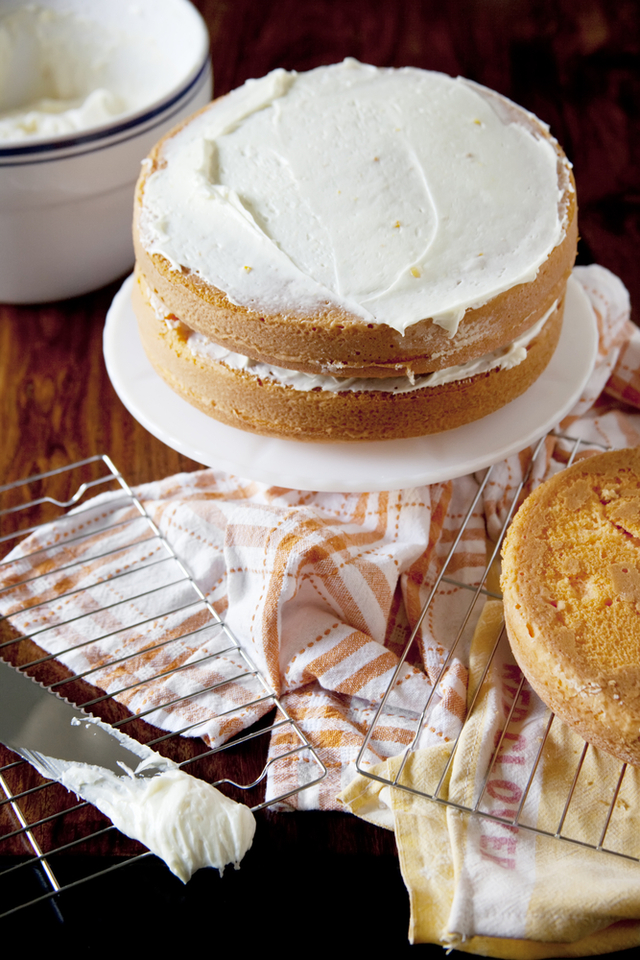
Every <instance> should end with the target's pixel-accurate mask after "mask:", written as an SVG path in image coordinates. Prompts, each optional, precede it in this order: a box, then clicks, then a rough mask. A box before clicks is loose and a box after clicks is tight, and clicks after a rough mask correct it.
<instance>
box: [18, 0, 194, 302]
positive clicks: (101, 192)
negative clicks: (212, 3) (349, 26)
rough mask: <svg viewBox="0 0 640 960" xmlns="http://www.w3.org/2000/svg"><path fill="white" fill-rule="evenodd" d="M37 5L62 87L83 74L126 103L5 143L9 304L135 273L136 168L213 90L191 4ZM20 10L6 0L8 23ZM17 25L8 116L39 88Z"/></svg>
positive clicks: (62, 1) (63, 0) (53, 1)
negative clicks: (115, 111) (77, 125)
mask: <svg viewBox="0 0 640 960" xmlns="http://www.w3.org/2000/svg"><path fill="white" fill-rule="evenodd" d="M34 7H35V8H37V11H38V16H40V17H41V18H42V17H44V18H45V20H46V21H47V24H49V25H50V24H51V23H53V24H54V26H55V30H56V31H57V34H56V35H52V38H51V44H52V45H54V46H55V44H58V48H57V53H58V54H59V56H57V57H56V60H57V61H59V62H60V63H66V64H67V65H69V64H70V65H71V68H70V69H66V73H65V74H64V75H63V76H62V78H61V79H60V80H59V81H58V87H61V86H62V87H64V85H65V84H66V85H67V86H70V87H73V85H74V83H75V84H76V86H77V84H78V82H81V81H82V80H83V77H82V76H81V77H80V81H78V75H82V71H83V70H84V73H85V74H86V73H87V72H91V73H92V74H95V75H96V77H97V78H98V81H100V83H101V84H103V85H104V86H105V87H107V86H110V87H115V88H116V90H115V92H116V93H117V94H121V95H122V96H124V97H127V98H129V100H130V105H129V106H128V108H127V110H126V111H125V112H124V113H120V114H119V115H117V116H113V117H111V118H107V119H106V120H105V119H103V120H102V121H99V122H98V123H94V124H93V125H91V126H89V127H87V128H85V129H79V130H77V131H75V132H67V133H58V134H57V135H55V136H47V137H46V138H37V139H21V140H12V141H7V140H2V141H0V301H1V302H5V303H38V302H43V301H48V300H60V299H63V298H67V297H72V296H76V295H78V294H81V293H86V292H88V291H89V290H94V289H96V288H98V287H100V286H103V285H104V284H106V283H109V282H110V281H111V280H114V279H115V278H116V277H119V276H121V275H122V274H124V273H125V272H126V271H127V270H128V269H129V268H130V267H131V264H132V263H133V246H132V241H131V219H132V211H133V191H134V185H135V181H136V179H137V176H138V172H139V169H140V162H141V160H142V159H143V158H144V157H145V156H146V155H147V154H148V153H149V150H150V149H151V147H152V146H153V144H154V143H155V142H156V141H157V140H159V138H160V137H161V136H162V135H163V134H164V133H166V132H167V131H168V130H170V129H171V128H172V127H174V126H175V125H176V124H177V123H179V122H180V121H181V120H182V119H184V118H186V117H187V116H189V115H190V114H192V113H194V112H195V111H196V110H198V109H199V108H200V107H202V106H204V105H205V104H206V103H208V102H209V100H210V99H211V93H212V77H211V67H210V60H209V37H208V34H207V28H206V26H205V24H204V21H203V20H202V18H201V17H200V14H199V13H198V11H197V10H196V9H195V7H193V6H192V5H191V4H190V3H189V2H188V0H108V2H105V0H36V3H35V4H34V5H31V4H29V5H26V8H27V9H32V10H33V8H34ZM19 8H23V9H25V4H24V0H3V2H2V16H3V18H4V17H5V15H6V14H7V13H9V14H11V13H15V12H16V11H18V10H19ZM22 16H23V14H22V13H20V17H22ZM69 18H76V20H77V22H79V23H80V24H81V26H80V28H79V32H78V31H76V33H75V34H74V39H73V40H72V41H71V49H72V52H73V50H77V51H78V57H77V60H78V63H76V64H75V66H76V67H77V69H76V70H75V73H74V63H73V59H72V57H70V56H69V55H68V54H69V50H68V47H69V41H68V40H66V39H65V38H64V37H62V39H60V36H61V34H64V27H65V24H66V23H68V22H71V21H70V19H69ZM43 22H44V21H43ZM11 23H12V24H13V23H14V21H11ZM47 24H45V26H47ZM41 26H42V25H41ZM12 29H13V34H12V37H10V40H11V43H12V44H13V48H14V50H15V55H14V56H13V60H12V61H11V62H10V63H9V65H8V67H7V61H6V58H5V64H4V66H3V64H0V111H6V110H8V109H13V108H18V107H21V106H22V105H23V103H26V102H30V101H31V100H32V99H33V94H34V92H36V93H37V91H36V90H35V87H34V86H33V83H32V75H33V73H34V70H31V73H29V70H26V69H25V64H27V63H29V62H30V58H29V50H26V52H25V44H27V45H28V44H30V43H31V40H30V37H29V36H28V35H27V36H26V39H25V30H24V29H22V31H21V34H20V30H17V29H16V28H15V26H14V27H12ZM47 29H50V27H49V26H47ZM74 29H75V27H74ZM1 30H2V21H1V20H0V31H1ZM28 32H29V31H27V34H28ZM19 34H20V35H19ZM2 39H3V38H2V37H0V48H2V42H1V41H2ZM47 42H49V41H47ZM94 42H95V43H96V49H93V48H92V44H93V43H94ZM65 44H66V47H65ZM98 46H99V47H100V50H98V49H97V47H98ZM34 62H35V61H34ZM3 72H4V76H3ZM35 72H37V71H35ZM7 74H9V80H11V77H13V79H14V82H13V84H12V85H11V83H9V82H8V80H7ZM84 80H85V81H86V77H85V78H84ZM25 90H27V96H26V97H24V94H25ZM72 92H73V93H75V91H72ZM83 92H84V93H85V94H86V93H89V92H90V91H89V90H86V91H83ZM39 95H40V96H42V93H40V94H39ZM58 95H60V94H58ZM63 95H64V94H63ZM66 95H67V96H70V94H66ZM21 97H24V99H23V100H22V103H21V102H20V98H21Z"/></svg>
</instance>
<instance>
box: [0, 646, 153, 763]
mask: <svg viewBox="0 0 640 960" xmlns="http://www.w3.org/2000/svg"><path fill="white" fill-rule="evenodd" d="M0 741H2V743H4V744H5V745H6V746H7V747H10V749H11V750H14V751H15V752H16V753H18V754H20V756H21V757H24V759H25V760H28V761H29V762H30V763H31V764H33V766H34V767H36V769H37V770H38V771H39V772H40V773H41V774H42V775H43V776H44V777H47V778H48V779H50V780H57V779H58V778H59V777H60V775H61V774H62V773H63V772H64V769H65V765H66V764H68V763H84V764H89V765H91V766H98V767H104V768H105V769H107V770H110V771H111V772H112V773H113V774H115V775H116V776H118V777H126V776H131V775H133V776H142V777H152V776H155V775H156V774H157V773H160V772H162V771H165V770H168V769H169V766H170V762H167V760H166V759H165V758H164V757H162V756H160V754H158V753H155V751H153V750H151V749H150V748H149V747H145V746H144V745H143V744H141V743H138V742H137V740H133V739H132V738H131V737H128V736H127V735H126V734H124V733H120V732H119V731H117V730H115V729H114V728H113V727H110V726H109V725H108V724H106V723H104V722H103V721H102V720H100V719H98V718H97V717H94V716H91V715H90V714H88V713H85V711H84V710H81V709H80V708H79V707H76V706H74V705H73V704H71V703H69V702H68V701H67V700H63V699H62V698H61V697H59V696H57V695H56V694H54V693H52V692H51V691H49V690H47V688H46V687H43V686H42V685H41V684H39V683H38V682H37V681H36V680H34V679H32V678H31V677H29V676H27V675H26V674H24V673H21V672H20V671H19V670H17V669H16V668H15V667H12V666H11V665H10V664H8V663H7V662H6V661H5V660H0ZM141 761H148V762H147V763H145V764H144V767H142V769H140V770H139V772H136V771H137V770H138V768H139V767H140V762H141Z"/></svg>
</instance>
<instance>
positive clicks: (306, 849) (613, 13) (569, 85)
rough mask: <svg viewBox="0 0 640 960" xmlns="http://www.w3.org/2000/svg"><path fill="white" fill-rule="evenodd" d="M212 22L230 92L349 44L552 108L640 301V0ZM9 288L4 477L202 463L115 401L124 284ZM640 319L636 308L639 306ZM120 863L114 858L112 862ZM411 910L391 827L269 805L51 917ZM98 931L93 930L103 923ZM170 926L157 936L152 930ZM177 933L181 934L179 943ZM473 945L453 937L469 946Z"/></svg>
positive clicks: (292, 940) (342, 930)
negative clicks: (236, 854) (197, 865)
mask: <svg viewBox="0 0 640 960" xmlns="http://www.w3.org/2000/svg"><path fill="white" fill-rule="evenodd" d="M196 6H197V7H198V8H199V9H200V10H201V11H202V13H203V15H204V17H205V19H206V21H207V23H208V25H209V29H210V32H211V42H212V59H213V66H214V83H215V93H216V95H220V94H223V93H226V92H227V91H229V90H231V89H233V88H234V87H235V86H237V85H238V84H240V83H242V82H243V81H244V80H246V79H247V78H248V77H257V76H261V75H263V74H264V73H266V72H268V71H269V70H271V69H273V68H275V67H285V68H287V69H296V70H306V69H309V68H311V67H315V66H318V65H320V64H328V63H333V62H336V61H339V60H341V59H343V58H344V57H346V56H353V57H356V58H358V59H360V60H362V61H365V62H370V63H373V64H376V65H380V66H396V67H399V66H404V65H413V66H418V67H424V68H428V69H435V70H441V71H443V72H446V73H449V74H452V75H456V74H461V75H463V76H466V77H469V78H471V79H473V80H476V81H478V82H480V83H483V84H485V85H487V86H489V87H492V88H494V89H496V90H498V91H499V92H500V93H502V94H505V95H507V96H508V97H510V98H512V99H513V100H515V101H516V102H517V103H520V104H521V105H523V106H525V107H527V108H528V109H530V110H532V111H533V112H534V113H536V114H537V115H538V116H539V117H540V118H541V119H543V120H544V121H546V122H547V123H548V124H549V125H550V127H551V130H552V133H553V134H554V135H555V136H556V137H557V138H558V140H559V141H560V142H561V143H562V144H563V146H564V148H565V150H566V152H567V154H568V156H569V158H570V159H571V161H572V162H573V164H574V170H575V177H576V182H577V188H578V199H579V207H580V235H581V241H580V249H579V260H580V262H582V263H590V262H597V263H600V264H602V265H603V266H606V267H608V268H609V269H611V270H613V271H614V272H615V273H617V274H618V276H620V277H621V278H622V280H623V281H624V282H625V284H626V285H627V287H628V288H629V290H630V292H631V297H632V303H635V304H636V305H638V304H640V271H639V270H638V267H637V260H638V256H639V254H640V243H639V240H640V236H639V235H640V128H639V126H638V119H639V117H640V70H639V67H638V64H639V59H638V57H639V55H640V4H639V3H638V0H616V2H611V0H396V2H394V0H196ZM118 286H119V282H118V281H116V282H114V283H113V284H112V285H110V286H109V287H107V288H105V289H102V290H99V291H96V292H95V293H93V294H91V295H88V296H84V297H80V298H78V299H75V300H71V301H67V302H62V303H52V304H41V305H37V306H21V307H15V306H10V305H4V306H1V305H0V411H1V414H0V417H1V419H0V423H1V433H0V438H1V442H0V484H2V483H7V482H10V481H13V480H16V479H18V478H20V477H25V476H28V475H30V474H32V473H37V472H41V471H45V470H49V469H51V468H54V467H57V466H63V465H65V464H67V463H69V462H72V461H75V460H78V459H82V458H84V457H88V456H91V455H93V454H97V453H107V454H109V455H110V456H111V457H112V459H113V460H114V462H115V463H116V465H117V466H118V467H119V468H120V470H121V471H122V472H123V473H124V475H125V476H126V478H127V479H128V480H129V481H130V482H131V483H133V484H136V483H140V482H142V481H147V480H152V479H156V478H159V477H162V476H167V475H169V474H172V473H174V472H177V471H178V470H191V469H194V468H196V467H197V466H198V465H197V464H195V463H193V462H191V461H189V460H188V459H186V458H185V457H183V456H181V455H180V454H178V453H176V452H175V451H173V450H171V449H169V448H168V447H166V446H164V445H163V444H162V443H160V442H159V441H157V440H155V439H154V438H153V437H152V436H150V435H149V434H148V433H147V432H146V431H145V430H144V429H143V428H142V427H141V426H140V425H139V424H138V423H137V422H136V421H135V420H134V419H133V418H132V417H131V416H130V415H129V414H128V413H127V411H126V410H125V409H124V407H123V406H122V404H121V403H120V401H119V400H118V398H117V396H116V394H115V392H114V390H113V388H112V387H111V384H110V382H109V379H108V377H107V374H106V371H105V366H104V363H103V359H102V345H101V337H102V328H103V324H104V319H105V314H106V311H107V309H108V307H109V304H110V302H111V299H112V297H113V296H114V294H115V292H116V290H117V289H118ZM636 319H637V316H636ZM114 876H115V875H114ZM408 916H409V907H408V900H407V896H406V892H405V890H404V887H403V884H402V880H401V877H400V874H399V869H398V864H397V857H396V853H395V847H394V842H393V837H392V836H391V835H390V834H388V833H385V832H384V831H382V830H378V829H376V828H374V827H370V826H368V825H367V824H365V823H363V822H361V821H358V820H356V819H355V818H352V817H349V816H347V815H341V814H324V813H322V814H321V813H317V814H313V813H312V814H291V815H286V814H274V813H269V812H266V813H263V814H262V815H261V822H260V827H259V834H258V839H257V841H256V844H255V848H254V849H253V850H252V851H251V852H250V853H249V855H248V856H247V858H246V861H245V863H244V864H243V867H242V870H241V871H240V872H238V873H233V872H232V873H228V874H227V876H225V878H224V879H223V880H222V881H220V880H219V878H217V876H215V875H212V873H211V872H210V871H207V872H206V873H202V874H200V875H197V876H196V878H194V880H193V881H192V882H191V883H190V884H189V886H188V887H187V888H182V886H181V885H180V884H179V883H178V882H177V881H174V880H173V878H170V877H167V876H166V872H165V871H164V870H163V869H161V868H159V867H157V866H154V864H153V863H151V862H150V861H147V862H146V864H145V865H144V866H141V867H136V868H134V869H132V870H131V871H130V872H129V871H127V870H124V871H119V873H118V875H117V879H113V878H110V879H107V880H105V881H104V882H102V881H100V882H99V883H96V884H92V885H89V886H87V887H86V888H84V889H82V888H81V889H80V890H79V891H77V893H76V895H75V896H74V897H69V898H68V899H67V902H66V903H65V908H64V913H63V917H62V920H61V921H57V920H55V919H53V918H49V920H48V921H47V920H43V921H39V923H41V924H44V926H41V927H40V928H39V929H40V932H42V933H44V932H47V933H49V934H50V935H52V936H57V935H60V936H63V937H67V938H68V937H69V936H71V935H73V934H74V933H76V932H77V931H80V930H82V931H83V932H84V934H85V935H86V936H87V938H86V939H85V937H83V941H82V942H83V948H84V949H86V948H89V949H91V946H92V944H93V945H94V947H93V948H94V949H95V950H97V945H98V943H101V942H102V940H103V936H104V933H108V934H110V935H113V937H114V942H116V943H118V944H119V947H120V949H128V948H129V947H133V946H134V944H133V943H131V942H127V938H126V937H124V936H123V934H124V933H125V931H126V932H128V933H130V932H133V931H137V934H136V935H137V936H138V937H139V939H138V940H137V942H136V944H135V949H139V948H141V947H142V948H144V946H145V945H148V944H149V943H151V942H153V941H154V938H155V936H156V934H157V931H158V928H159V929H160V930H161V931H162V932H163V935H164V931H167V934H168V932H169V931H172V932H174V933H179V934H180V935H181V938H182V940H183V943H184V948H185V949H189V947H191V948H196V949H202V947H203V946H206V945H209V946H210V947H211V948H212V949H219V948H220V947H222V948H224V947H230V948H231V947H233V948H234V949H237V948H238V947H239V946H241V945H243V944H244V945H246V946H247V947H249V948H252V949H257V948H258V947H260V946H261V945H262V944H264V946H267V945H273V948H274V951H279V950H287V951H289V950H290V951H298V950H300V949H304V950H305V951H306V949H307V947H308V946H310V945H312V944H313V942H314V941H315V940H316V939H317V940H319V941H320V942H321V943H322V947H323V949H324V950H328V951H329V950H330V951H332V952H335V951H337V952H338V955H341V954H342V953H346V951H347V949H348V948H350V947H359V948H362V949H365V948H369V947H371V948H373V949H374V950H375V949H386V948H390V949H393V951H394V955H395V954H397V953H398V951H403V950H409V949H414V950H419V951H421V952H422V953H423V954H424V952H425V951H427V952H429V953H431V954H432V955H434V956H436V955H437V956H441V955H442V956H444V953H443V951H441V949H440V948H439V947H428V946H427V947H420V948H410V947H409V946H408V945H407V939H406V936H407V925H408ZM91 931H93V933H92V932H91ZM154 931H155V933H154ZM167 946H169V943H167ZM456 955H457V956H461V954H453V956H456Z"/></svg>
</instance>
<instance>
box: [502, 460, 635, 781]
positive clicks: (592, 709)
mask: <svg viewBox="0 0 640 960" xmlns="http://www.w3.org/2000/svg"><path fill="white" fill-rule="evenodd" d="M502 590H503V594H504V612H505V623H506V626H507V631H508V634H509V640H510V642H511V646H512V649H513V652H514V656H515V657H516V660H517V661H518V663H519V665H520V667H521V668H522V671H523V673H524V674H525V676H526V677H527V679H528V680H529V682H530V683H531V686H532V687H533V688H534V689H535V690H536V692H537V693H538V694H539V696H540V697H541V698H542V700H543V701H544V702H545V703H546V704H547V705H548V706H549V707H550V708H551V709H552V710H553V711H555V713H557V715H558V716H559V717H561V718H562V719H563V720H565V721H566V722H567V723H569V724H570V725H571V726H572V727H574V729H576V730H577V731H578V733H580V734H581V736H582V737H584V739H585V740H587V741H589V742H590V743H593V744H594V745H595V746H598V747H601V748H602V749H603V750H605V751H607V752H608V753H611V754H612V755H614V756H616V757H618V758H619V759H621V760H624V761H626V762H628V763H632V764H640V450H639V449H637V448H633V449H628V450H619V451H612V452H610V453H605V454H601V455H597V456H594V457H590V458H588V459H585V460H580V461H579V462H578V463H576V464H574V465H573V466H572V467H569V468H568V469H567V470H565V471H563V472H562V473H560V474H557V475H556V476H555V477H553V478H552V479H551V480H548V481H547V482H546V483H544V484H542V485H541V486H540V487H538V489H537V490H535V491H534V493H533V494H532V495H531V496H530V497H529V498H528V499H527V500H526V501H525V502H524V504H523V505H522V507H521V508H520V510H519V511H518V514H517V515H516V518H515V520H514V521H513V523H512V524H511V527H510V529H509V531H508V534H507V537H506V540H505V544H504V546H503V572H502Z"/></svg>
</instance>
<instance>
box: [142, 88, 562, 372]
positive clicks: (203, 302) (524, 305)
mask: <svg viewBox="0 0 640 960" xmlns="http://www.w3.org/2000/svg"><path fill="white" fill-rule="evenodd" d="M496 96H497V95H496ZM499 99H500V102H501V104H502V105H503V109H504V105H505V104H508V102H507V101H504V100H503V99H502V98H499ZM205 109H207V108H205ZM507 109H509V110H510V111H512V112H513V113H514V116H517V118H518V121H519V122H521V123H526V124H527V125H528V126H530V127H531V128H533V129H534V130H535V132H536V135H537V136H544V137H547V138H548V139H550V140H551V138H550V137H549V134H548V132H547V130H546V129H545V128H544V127H543V126H542V124H540V123H539V121H537V120H536V118H535V117H532V116H531V115H530V114H527V113H526V112H525V111H523V110H521V109H520V108H518V107H516V106H515V105H514V104H508V107H507ZM179 129H181V128H179ZM176 132H177V131H172V133H170V134H169V135H168V137H165V138H164V139H163V140H161V141H160V143H159V144H157V146H156V147H155V148H154V150H153V151H152V153H151V154H150V158H149V162H148V163H145V164H143V168H142V172H141V174H140V178H139V180H138V184H137V188H136V200H135V209H134V229H133V234H134V245H135V251H136V262H137V264H138V267H139V269H140V271H141V272H142V274H143V276H144V278H145V280H146V282H147V284H148V286H149V288H150V290H152V291H153V293H155V294H156V295H157V296H158V297H159V298H160V299H161V300H162V301H163V303H165V304H166V305H167V306H168V307H169V309H170V310H172V311H173V312H174V313H175V314H176V316H179V317H181V319H182V320H183V321H184V322H185V323H186V324H187V325H188V326H189V327H191V328H192V329H194V330H197V331H199V332H201V333H203V334H205V335H206V336H208V337H210V338H211V339H212V340H214V341H215V342H216V343H219V344H222V345H223V346H225V347H227V348H228V349H229V350H232V351H234V352H236V353H240V354H243V355H246V356H250V357H252V358H253V359H255V360H262V361H264V362H266V363H273V364H276V365H277V366H280V367H284V368H286V369H290V370H301V371H304V372H307V373H327V372H332V373H334V374H335V375H338V376H344V377H351V376H357V377H391V376H397V375H398V374H399V373H405V372H409V373H411V374H423V373H429V372H432V371H436V370H442V369H445V368H446V367H450V366H454V365H457V364H461V363H466V362H467V361H469V360H472V359H474V358H475V357H478V356H482V355H484V354H486V353H490V352H491V351H492V350H495V349H498V348H499V347H503V346H505V345H506V344H508V343H510V342H511V341H512V340H513V339H515V338H516V337H518V336H520V334H522V333H524V332H525V331H526V330H527V329H529V328H530V327H532V326H533V324H534V323H535V322H536V321H537V320H538V319H540V317H542V316H543V314H544V313H546V312H547V310H549V309H550V307H551V306H552V305H553V303H554V302H555V301H556V300H560V299H562V297H563V296H564V291H565V286H566V282H567V279H568V277H569V274H570V272H571V269H572V267H573V263H574V260H575V254H576V245H577V230H578V225H577V204H576V194H575V184H574V182H573V175H572V174H571V171H570V170H569V169H568V167H567V164H566V160H565V157H564V153H563V152H562V150H561V148H560V147H559V146H558V144H557V143H556V142H555V141H552V142H553V143H554V146H555V149H556V151H557V154H558V183H559V191H560V194H561V199H560V203H559V208H560V211H561V215H562V216H563V217H564V220H565V224H566V229H565V233H564V236H563V238H562V240H561V242H560V243H559V244H558V245H557V246H556V247H555V248H554V249H553V250H552V251H551V254H550V255H549V257H548V258H547V260H546V261H545V263H544V264H543V265H542V266H541V267H540V269H539V271H538V274H537V276H536V278H535V279H534V280H533V281H531V282H529V283H522V284H519V285H517V286H515V287H512V288H511V289H510V290H507V291H505V292H504V293H501V294H499V295H498V296H496V297H494V298H493V299H491V300H490V301H489V302H488V303H486V304H484V305H483V306H481V307H478V308H476V309H469V310H467V311H466V313H465V315H464V317H463V318H462V320H461V322H460V325H459V328H458V332H457V334H456V335H455V337H453V338H450V337H449V336H448V334H447V333H446V331H445V330H443V328H442V327H440V326H438V324H436V323H434V322H433V320H431V319H430V318H425V319H424V320H420V321H418V322H417V323H414V324H412V325H411V326H410V327H408V328H407V330H406V331H405V333H404V335H402V334H400V333H399V332H398V331H396V330H394V329H393V328H391V327H389V326H387V325H386V324H380V323H366V322H364V321H363V320H362V319H360V318H358V317H355V316H353V315H351V314H348V313H345V312H344V311H343V310H341V309H339V308H338V307H335V306H331V305H328V306H327V308H326V310H325V311H324V312H323V313H321V314H317V315H314V316H305V315H281V314H275V315H274V314H267V313H264V312H258V311H255V310H251V309H248V308H246V307H241V306H237V305H235V304H233V303H231V302H230V300H229V299H228V298H227V297H226V295H225V294H224V293H223V292H222V291H220V290H218V289H216V288H215V287H213V286H211V285H210V284H208V283H206V282H205V281H204V280H202V279H201V278H200V277H199V276H197V275H196V274H194V273H191V272H190V271H188V270H186V268H183V269H182V271H179V270H175V269H173V267H172V265H171V264H170V263H169V262H168V261H167V260H166V259H165V258H164V257H162V256H161V255H160V254H157V253H154V254H149V253H147V251H146V250H145V249H144V247H143V244H142V242H141V240H140V235H139V234H140V231H139V221H140V211H141V207H142V203H143V199H144V190H145V183H146V181H147V179H148V177H149V176H150V175H151V174H152V173H153V172H154V170H156V169H157V168H158V167H159V166H162V164H163V159H162V157H163V146H164V144H165V142H166V140H167V139H169V138H170V137H172V136H174V135H175V133H176ZM330 365H334V368H333V369H329V367H330Z"/></svg>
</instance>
